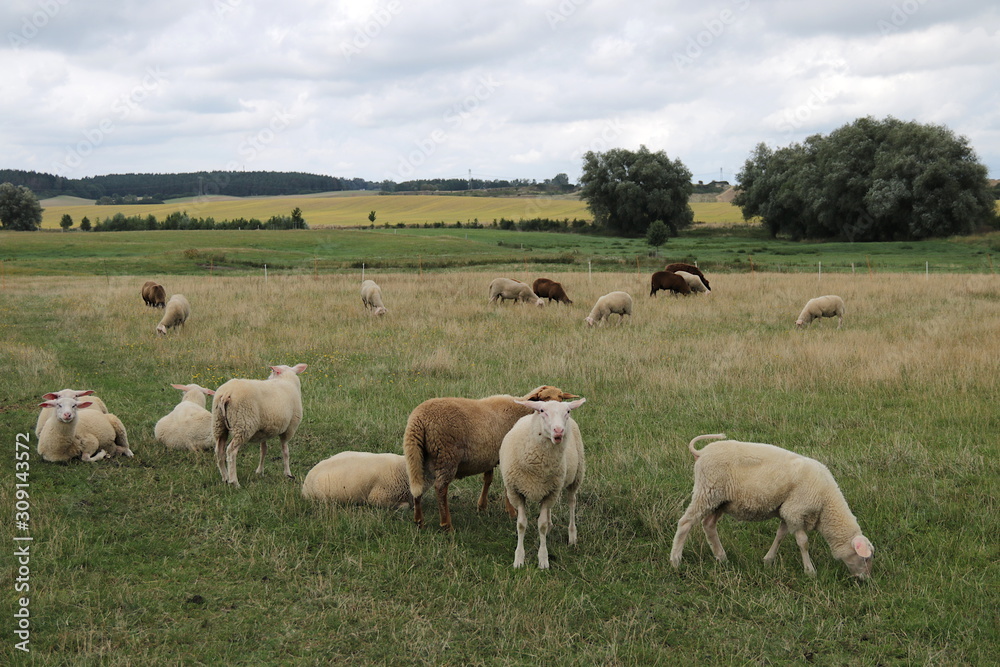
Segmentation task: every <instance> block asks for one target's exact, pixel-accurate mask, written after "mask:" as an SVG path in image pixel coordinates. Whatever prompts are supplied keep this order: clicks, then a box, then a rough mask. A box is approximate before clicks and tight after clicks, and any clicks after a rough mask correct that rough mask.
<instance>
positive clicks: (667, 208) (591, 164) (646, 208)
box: [580, 146, 694, 236]
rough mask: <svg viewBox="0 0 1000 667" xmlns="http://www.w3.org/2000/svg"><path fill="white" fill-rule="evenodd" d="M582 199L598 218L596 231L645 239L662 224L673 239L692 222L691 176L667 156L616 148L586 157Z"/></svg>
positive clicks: (592, 152)
mask: <svg viewBox="0 0 1000 667" xmlns="http://www.w3.org/2000/svg"><path fill="white" fill-rule="evenodd" d="M580 185H581V186H582V189H581V191H580V196H581V198H583V199H584V200H585V201H586V202H587V207H588V208H589V209H590V211H591V213H593V214H594V223H595V224H596V225H597V226H601V227H607V228H608V229H611V230H613V231H616V232H620V233H623V234H629V235H640V234H645V233H646V230H647V229H648V228H649V225H650V224H652V222H653V221H655V220H662V221H663V222H664V224H665V225H666V226H667V229H668V230H669V231H670V234H671V235H672V236H677V234H678V232H679V230H681V229H684V228H685V227H688V226H690V225H691V223H692V222H694V212H693V211H692V210H691V207H690V206H689V205H688V197H690V196H691V190H692V187H693V186H692V185H691V172H690V170H688V168H687V167H685V166H684V164H683V163H682V162H681V161H680V160H673V161H671V160H670V158H668V157H667V154H666V153H665V152H664V151H657V152H655V153H652V152H650V150H649V149H648V148H646V147H645V146H640V147H639V150H638V151H635V152H633V151H630V150H627V149H624V148H613V149H611V150H609V151H607V152H606V153H595V152H594V151H587V153H586V154H585V155H584V156H583V175H582V176H581V177H580Z"/></svg>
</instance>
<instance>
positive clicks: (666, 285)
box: [649, 271, 691, 296]
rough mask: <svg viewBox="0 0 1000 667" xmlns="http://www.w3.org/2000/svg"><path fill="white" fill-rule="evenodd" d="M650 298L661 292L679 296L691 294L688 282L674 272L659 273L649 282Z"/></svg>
mask: <svg viewBox="0 0 1000 667" xmlns="http://www.w3.org/2000/svg"><path fill="white" fill-rule="evenodd" d="M649 284H650V286H649V296H656V293H657V292H658V291H659V290H663V291H665V292H667V291H669V292H673V293H674V295H675V296H676V295H677V294H690V293H691V288H690V287H688V284H687V282H686V281H685V280H684V279H683V278H681V277H680V276H679V275H677V274H676V273H674V272H673V271H657V272H656V273H654V274H653V275H652V277H651V278H650V281H649Z"/></svg>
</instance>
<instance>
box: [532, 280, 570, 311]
mask: <svg viewBox="0 0 1000 667" xmlns="http://www.w3.org/2000/svg"><path fill="white" fill-rule="evenodd" d="M531 291H532V292H534V293H535V294H537V295H538V298H540V299H548V300H549V301H550V302H551V301H558V302H560V303H565V304H566V305H567V306H571V305H573V302H572V301H571V300H570V298H569V297H568V296H566V290H564V289H563V286H562V283H557V282H556V281H554V280H549V279H548V278H539V279H537V280H536V281H535V282H534V283H532V285H531Z"/></svg>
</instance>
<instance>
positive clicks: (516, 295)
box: [490, 278, 545, 306]
mask: <svg viewBox="0 0 1000 667" xmlns="http://www.w3.org/2000/svg"><path fill="white" fill-rule="evenodd" d="M497 299H499V300H500V302H501V303H503V302H504V300H510V301H520V302H522V303H531V302H534V303H535V305H536V306H544V305H545V299H541V298H539V297H538V295H537V294H535V293H534V292H532V291H531V288H530V287H528V286H527V285H525V284H524V283H522V282H521V281H520V280H514V279H513V278H494V279H493V281H492V282H491V283H490V303H496V302H497Z"/></svg>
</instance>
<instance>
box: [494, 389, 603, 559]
mask: <svg viewBox="0 0 1000 667" xmlns="http://www.w3.org/2000/svg"><path fill="white" fill-rule="evenodd" d="M586 400H587V399H585V398H580V399H577V400H575V401H572V402H570V403H552V402H550V403H541V402H538V401H517V402H518V403H519V404H521V405H523V406H525V407H527V408H531V409H532V410H533V412H532V413H531V414H529V415H527V416H525V417H521V418H520V419H519V420H517V423H515V424H514V426H513V428H511V429H510V431H509V432H508V433H507V435H505V436H504V438H503V444H501V445H500V474H501V475H503V484H504V488H505V489H506V490H507V499H508V501H509V502H510V504H511V505H513V506H514V507H516V508H517V549H516V550H515V551H514V567H524V533H525V531H526V530H527V528H528V514H527V501H528V500H530V501H532V502H537V503H541V509H540V510H539V512H538V568H539V569H541V570H547V569H548V568H549V550H548V546H547V542H546V538H547V536H548V533H549V529H550V528H551V527H552V518H551V508H552V505H554V504H555V502H556V501H557V500H558V499H559V495H560V494H561V493H562V492H565V494H566V500H567V503H568V504H569V527H568V531H569V543H570V544H571V545H572V544H576V492H577V490H578V489H579V488H580V484H581V483H582V482H583V475H584V468H585V464H584V456H583V438H581V437H580V427H579V426H577V423H576V422H575V421H573V418H572V417H570V415H569V413H570V411H571V410H574V409H576V408H578V407H580V406H581V405H583V404H584V402H585V401H586Z"/></svg>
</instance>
